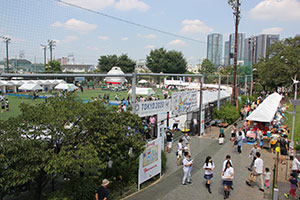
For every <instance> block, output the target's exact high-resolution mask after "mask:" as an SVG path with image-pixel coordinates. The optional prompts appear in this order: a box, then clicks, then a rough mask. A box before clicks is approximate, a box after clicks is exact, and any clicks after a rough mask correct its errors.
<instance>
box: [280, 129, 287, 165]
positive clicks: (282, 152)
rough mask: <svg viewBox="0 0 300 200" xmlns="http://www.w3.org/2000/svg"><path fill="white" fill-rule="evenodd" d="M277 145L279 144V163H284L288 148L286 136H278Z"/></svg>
mask: <svg viewBox="0 0 300 200" xmlns="http://www.w3.org/2000/svg"><path fill="white" fill-rule="evenodd" d="M279 146H280V163H282V164H283V165H285V157H286V156H287V151H288V149H289V148H288V143H287V139H286V136H285V135H284V134H282V135H281V137H280V140H279Z"/></svg>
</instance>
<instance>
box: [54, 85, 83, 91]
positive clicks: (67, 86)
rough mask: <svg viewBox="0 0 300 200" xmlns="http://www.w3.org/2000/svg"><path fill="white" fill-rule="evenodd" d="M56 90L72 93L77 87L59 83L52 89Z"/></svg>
mask: <svg viewBox="0 0 300 200" xmlns="http://www.w3.org/2000/svg"><path fill="white" fill-rule="evenodd" d="M54 88H55V89H57V90H68V91H74V90H76V89H77V88H78V87H76V86H75V85H74V84H68V83H60V84H58V85H57V86H55V87H54Z"/></svg>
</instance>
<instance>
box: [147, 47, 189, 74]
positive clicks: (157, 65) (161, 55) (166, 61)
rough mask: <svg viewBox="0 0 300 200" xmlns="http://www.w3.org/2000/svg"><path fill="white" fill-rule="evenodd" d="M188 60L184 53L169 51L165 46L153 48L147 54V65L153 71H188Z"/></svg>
mask: <svg viewBox="0 0 300 200" xmlns="http://www.w3.org/2000/svg"><path fill="white" fill-rule="evenodd" d="M186 65H187V62H186V60H185V58H184V56H183V54H182V53H181V52H179V51H175V50H171V51H167V50H166V49H164V48H160V49H155V50H151V52H150V55H148V56H147V67H148V68H149V69H150V70H151V71H152V72H153V73H160V72H163V73H176V74H183V73H185V72H186Z"/></svg>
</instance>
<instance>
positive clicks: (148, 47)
mask: <svg viewBox="0 0 300 200" xmlns="http://www.w3.org/2000/svg"><path fill="white" fill-rule="evenodd" d="M144 48H145V49H154V48H155V46H154V45H152V44H150V45H146V46H145V47H144Z"/></svg>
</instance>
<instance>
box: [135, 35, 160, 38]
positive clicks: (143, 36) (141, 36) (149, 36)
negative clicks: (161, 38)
mask: <svg viewBox="0 0 300 200" xmlns="http://www.w3.org/2000/svg"><path fill="white" fill-rule="evenodd" d="M138 36H139V37H140V38H144V39H155V38H157V36H156V35H154V34H149V35H142V34H138Z"/></svg>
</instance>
